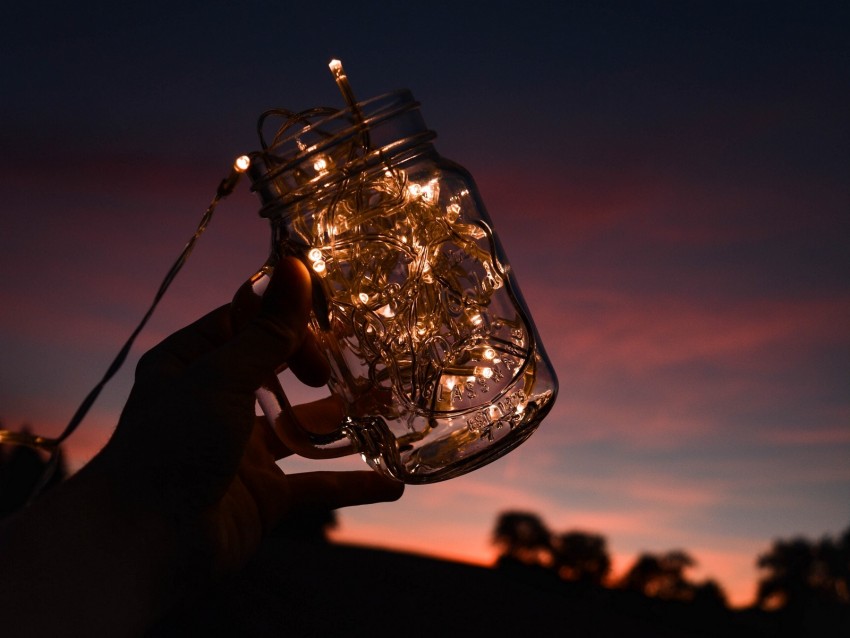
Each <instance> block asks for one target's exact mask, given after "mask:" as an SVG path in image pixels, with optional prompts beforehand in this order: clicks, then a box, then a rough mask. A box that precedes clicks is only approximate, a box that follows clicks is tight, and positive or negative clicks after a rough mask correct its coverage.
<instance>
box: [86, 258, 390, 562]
mask: <svg viewBox="0 0 850 638" xmlns="http://www.w3.org/2000/svg"><path fill="white" fill-rule="evenodd" d="M310 299H311V293H310V278H309V274H308V273H307V270H306V269H305V268H304V266H303V265H302V264H301V263H300V262H298V261H297V260H295V259H293V258H287V259H284V260H282V261H281V262H280V263H279V264H278V266H277V267H276V268H275V273H274V276H273V277H272V280H271V283H270V284H269V287H268V290H267V291H266V293H265V295H264V297H263V307H262V308H261V309H260V311H259V314H258V315H257V316H256V317H255V318H254V319H253V320H251V321H250V322H249V323H248V324H247V325H245V326H244V327H242V328H241V329H240V330H238V331H236V332H235V334H234V330H233V328H232V326H231V312H230V308H229V306H224V307H221V308H219V309H217V310H215V311H213V312H212V313H210V314H208V315H207V316H205V317H204V318H202V319H200V320H199V321H197V322H196V323H194V324H192V325H191V326H188V327H187V328H184V329H183V330H181V331H179V332H177V333H176V334H174V335H172V336H171V337H169V338H168V339H166V340H165V341H163V342H162V343H161V344H160V345H158V346H157V347H155V348H153V349H152V350H151V351H149V352H148V353H146V354H145V355H144V357H143V358H142V359H141V361H140V362H139V365H138V368H137V372H136V381H135V385H134V387H133V390H132V393H131V395H130V398H129V400H128V401H127V405H126V407H125V409H124V412H123V414H122V415H121V420H120V422H119V424H118V428H117V430H116V433H115V435H114V437H113V438H112V440H111V441H110V443H109V444H108V445H107V447H106V449H105V450H104V452H103V456H104V458H105V460H107V461H108V463H109V465H110V466H111V471H112V472H113V473H114V474H115V475H116V476H118V477H121V480H122V481H124V482H125V484H126V488H127V489H128V491H129V492H131V493H133V494H134V495H135V496H136V497H137V498H139V499H141V501H143V502H144V501H148V502H150V503H151V505H152V506H157V504H159V506H160V507H162V506H163V505H164V506H166V507H167V508H168V509H169V510H170V511H168V512H167V513H168V514H169V515H171V516H173V517H174V519H175V520H177V521H180V522H181V523H182V524H184V525H188V526H189V527H190V528H191V527H193V526H195V525H200V529H199V530H197V531H196V530H192V529H190V530H186V531H187V533H190V534H196V533H197V534H198V536H197V538H201V539H202V538H208V539H209V542H210V546H209V548H208V549H209V550H210V551H211V552H212V554H213V558H214V561H215V567H218V568H224V569H228V568H231V567H235V566H238V565H239V564H241V563H242V562H243V561H244V560H245V559H246V558H248V557H249V556H250V554H251V552H252V551H253V550H254V549H256V546H257V545H258V544H259V541H260V539H261V537H262V534H263V532H264V531H267V530H268V529H269V528H270V527H271V526H272V525H274V524H275V523H276V522H277V521H278V520H279V519H280V517H281V516H282V515H283V514H285V513H287V512H288V511H290V510H292V509H297V508H299V507H304V506H322V507H326V508H336V507H342V506H347V505H357V504H363V503H371V502H376V501H386V500H394V499H396V498H398V497H399V496H400V495H401V493H402V489H403V485H402V484H401V483H399V482H397V481H391V480H388V479H386V478H383V477H381V476H380V475H378V474H376V473H375V472H373V471H371V470H364V471H361V472H311V473H303V474H298V475H285V474H284V473H283V472H282V471H281V470H280V468H279V467H278V466H277V465H276V464H275V460H276V459H279V458H282V457H283V456H286V455H287V454H289V453H290V452H289V450H287V449H286V448H285V446H284V445H283V444H282V443H281V442H280V441H279V440H278V439H277V437H275V435H274V434H273V433H272V432H271V430H270V429H269V427H268V426H267V425H266V423H265V420H264V419H262V418H257V417H255V416H254V390H256V389H257V388H258V387H259V386H260V384H261V383H263V381H264V380H266V379H267V378H268V377H269V376H270V375H272V374H274V372H275V371H277V370H280V369H281V368H282V367H283V366H284V365H286V364H287V363H288V362H293V367H294V370H295V372H296V374H297V375H298V376H299V377H301V378H303V379H306V380H308V381H309V382H310V383H311V385H319V384H323V383H325V382H326V381H327V366H326V363H325V361H324V358H323V357H322V355H321V353H320V352H319V351H318V349H317V348H316V347H315V346H314V343H313V341H312V339H311V335H310V333H309V331H308V330H307V320H308V315H309V311H310ZM335 406H336V404H335V403H334V402H333V401H319V402H316V403H314V404H311V405H308V406H302V407H296V408H295V411H296V414H298V413H300V415H301V416H300V419H301V420H302V421H303V422H304V424H305V425H306V426H307V427H313V428H314V429H316V430H318V431H322V430H324V429H327V427H328V426H329V425H332V426H335V425H336V424H338V423H339V422H340V418H341V416H342V414H341V412H339V411H338V410H337V409H336V407H335Z"/></svg>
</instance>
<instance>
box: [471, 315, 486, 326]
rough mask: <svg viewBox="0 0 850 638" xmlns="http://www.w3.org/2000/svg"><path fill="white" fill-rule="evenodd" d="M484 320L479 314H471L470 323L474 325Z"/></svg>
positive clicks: (478, 324)
mask: <svg viewBox="0 0 850 638" xmlns="http://www.w3.org/2000/svg"><path fill="white" fill-rule="evenodd" d="M483 321H484V320H483V319H482V318H481V315H473V316H472V323H473V324H474V325H476V326H480V325H481V323H482V322H483Z"/></svg>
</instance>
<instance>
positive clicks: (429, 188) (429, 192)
mask: <svg viewBox="0 0 850 638" xmlns="http://www.w3.org/2000/svg"><path fill="white" fill-rule="evenodd" d="M435 185H436V180H432V181H430V182H428V183H427V184H426V185H425V186H423V187H422V199H424V200H425V201H426V202H430V201H432V200H433V199H434V191H435V188H434V187H435Z"/></svg>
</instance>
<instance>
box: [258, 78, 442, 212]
mask: <svg viewBox="0 0 850 638" xmlns="http://www.w3.org/2000/svg"><path fill="white" fill-rule="evenodd" d="M419 107H420V103H419V102H417V101H416V100H415V99H414V98H413V95H412V94H411V93H410V91H408V90H407V89H400V90H397V91H392V92H390V93H385V94H383V95H379V96H377V97H374V98H371V99H368V100H365V101H363V102H358V103H357V104H355V105H354V106H352V107H348V108H345V109H341V110H337V111H334V110H332V109H313V110H311V111H306V112H302V113H291V112H289V111H284V110H274V111H269V112H267V113H266V114H264V115H263V116H261V120H260V126H259V127H258V128H262V124H263V123H264V120H265V119H266V117H267V116H268V115H278V116H280V117H286V118H287V119H286V121H285V122H284V123H283V125H282V126H281V127H280V128H279V129H278V131H277V132H276V133H275V136H274V139H273V141H272V143H271V144H269V145H266V144H265V143H264V142H263V150H262V151H257V152H254V153H252V154H251V155H250V158H251V165H250V167H249V169H248V174H249V176H250V178H251V182H252V186H251V190H253V191H255V192H257V193H258V194H259V195H260V197H261V200H262V201H263V204H264V206H263V208H262V209H261V211H260V215H262V216H264V217H272V216H276V215H279V214H280V212H279V209H280V207H281V206H288V205H290V204H292V203H294V202H296V201H298V200H300V199H303V198H304V197H307V196H310V195H313V194H314V193H315V192H316V191H317V190H320V189H324V188H326V187H329V186H331V185H333V184H336V183H338V182H340V181H342V180H344V179H346V178H348V177H351V176H352V175H356V174H358V173H361V172H363V171H365V170H368V169H370V168H372V167H374V166H376V165H378V164H380V163H389V162H390V161H392V160H394V159H397V158H398V157H399V155H401V154H404V153H406V152H407V151H408V150H410V149H411V148H413V147H416V146H419V145H422V144H426V143H428V142H430V141H431V140H432V139H434V138H435V137H436V133H435V132H434V131H431V130H429V129H428V128H427V127H426V126H425V123H424V121H423V119H422V116H421V113H420V111H419ZM261 141H263V140H262V134H261ZM275 211H277V212H275Z"/></svg>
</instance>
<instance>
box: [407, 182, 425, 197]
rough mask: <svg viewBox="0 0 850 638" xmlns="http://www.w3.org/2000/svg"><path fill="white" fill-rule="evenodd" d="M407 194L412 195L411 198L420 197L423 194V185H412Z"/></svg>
mask: <svg viewBox="0 0 850 638" xmlns="http://www.w3.org/2000/svg"><path fill="white" fill-rule="evenodd" d="M407 192H408V193H410V196H411V197H419V196H420V195H421V194H422V185H421V184H410V185H409V186H408V187H407Z"/></svg>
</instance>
